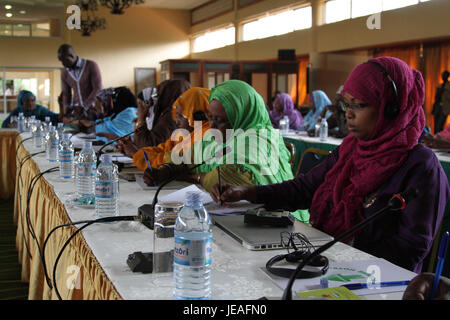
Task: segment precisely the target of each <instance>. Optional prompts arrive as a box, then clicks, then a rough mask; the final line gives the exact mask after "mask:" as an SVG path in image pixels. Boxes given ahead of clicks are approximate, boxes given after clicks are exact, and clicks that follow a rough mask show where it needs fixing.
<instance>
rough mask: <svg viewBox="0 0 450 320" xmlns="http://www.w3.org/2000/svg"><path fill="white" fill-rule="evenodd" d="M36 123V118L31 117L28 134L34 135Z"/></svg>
mask: <svg viewBox="0 0 450 320" xmlns="http://www.w3.org/2000/svg"><path fill="white" fill-rule="evenodd" d="M35 121H36V116H30V119H29V121H28V132H29V133H31V134H32V133H33V128H34V122H35Z"/></svg>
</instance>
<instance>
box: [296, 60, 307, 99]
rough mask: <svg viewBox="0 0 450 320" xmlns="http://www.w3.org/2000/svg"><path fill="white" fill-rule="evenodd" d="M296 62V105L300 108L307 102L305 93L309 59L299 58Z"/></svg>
mask: <svg viewBox="0 0 450 320" xmlns="http://www.w3.org/2000/svg"><path fill="white" fill-rule="evenodd" d="M298 62H299V63H298V77H299V79H298V105H299V106H301V105H304V104H308V101H309V94H308V93H307V92H306V89H307V88H306V87H307V85H306V84H307V71H308V63H309V57H303V58H299V59H298ZM294 101H295V100H294Z"/></svg>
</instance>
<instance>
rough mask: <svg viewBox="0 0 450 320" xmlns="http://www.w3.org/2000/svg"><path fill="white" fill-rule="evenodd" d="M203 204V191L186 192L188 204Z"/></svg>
mask: <svg viewBox="0 0 450 320" xmlns="http://www.w3.org/2000/svg"><path fill="white" fill-rule="evenodd" d="M199 203H200V204H201V203H202V199H201V193H200V192H197V191H189V192H187V193H186V204H191V205H193V204H199Z"/></svg>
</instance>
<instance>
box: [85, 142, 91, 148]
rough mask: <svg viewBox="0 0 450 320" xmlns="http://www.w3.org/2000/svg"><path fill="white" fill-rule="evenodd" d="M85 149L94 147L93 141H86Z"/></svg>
mask: <svg viewBox="0 0 450 320" xmlns="http://www.w3.org/2000/svg"><path fill="white" fill-rule="evenodd" d="M84 149H92V141H85V142H84Z"/></svg>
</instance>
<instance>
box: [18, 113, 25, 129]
mask: <svg viewBox="0 0 450 320" xmlns="http://www.w3.org/2000/svg"><path fill="white" fill-rule="evenodd" d="M17 130H18V131H19V132H20V133H22V132H24V131H25V116H24V115H23V112H20V113H19V117H18V118H17Z"/></svg>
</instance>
